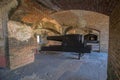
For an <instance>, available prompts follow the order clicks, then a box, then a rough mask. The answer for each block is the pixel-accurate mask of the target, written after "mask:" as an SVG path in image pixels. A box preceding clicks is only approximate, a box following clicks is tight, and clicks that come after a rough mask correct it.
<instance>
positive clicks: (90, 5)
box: [0, 0, 120, 80]
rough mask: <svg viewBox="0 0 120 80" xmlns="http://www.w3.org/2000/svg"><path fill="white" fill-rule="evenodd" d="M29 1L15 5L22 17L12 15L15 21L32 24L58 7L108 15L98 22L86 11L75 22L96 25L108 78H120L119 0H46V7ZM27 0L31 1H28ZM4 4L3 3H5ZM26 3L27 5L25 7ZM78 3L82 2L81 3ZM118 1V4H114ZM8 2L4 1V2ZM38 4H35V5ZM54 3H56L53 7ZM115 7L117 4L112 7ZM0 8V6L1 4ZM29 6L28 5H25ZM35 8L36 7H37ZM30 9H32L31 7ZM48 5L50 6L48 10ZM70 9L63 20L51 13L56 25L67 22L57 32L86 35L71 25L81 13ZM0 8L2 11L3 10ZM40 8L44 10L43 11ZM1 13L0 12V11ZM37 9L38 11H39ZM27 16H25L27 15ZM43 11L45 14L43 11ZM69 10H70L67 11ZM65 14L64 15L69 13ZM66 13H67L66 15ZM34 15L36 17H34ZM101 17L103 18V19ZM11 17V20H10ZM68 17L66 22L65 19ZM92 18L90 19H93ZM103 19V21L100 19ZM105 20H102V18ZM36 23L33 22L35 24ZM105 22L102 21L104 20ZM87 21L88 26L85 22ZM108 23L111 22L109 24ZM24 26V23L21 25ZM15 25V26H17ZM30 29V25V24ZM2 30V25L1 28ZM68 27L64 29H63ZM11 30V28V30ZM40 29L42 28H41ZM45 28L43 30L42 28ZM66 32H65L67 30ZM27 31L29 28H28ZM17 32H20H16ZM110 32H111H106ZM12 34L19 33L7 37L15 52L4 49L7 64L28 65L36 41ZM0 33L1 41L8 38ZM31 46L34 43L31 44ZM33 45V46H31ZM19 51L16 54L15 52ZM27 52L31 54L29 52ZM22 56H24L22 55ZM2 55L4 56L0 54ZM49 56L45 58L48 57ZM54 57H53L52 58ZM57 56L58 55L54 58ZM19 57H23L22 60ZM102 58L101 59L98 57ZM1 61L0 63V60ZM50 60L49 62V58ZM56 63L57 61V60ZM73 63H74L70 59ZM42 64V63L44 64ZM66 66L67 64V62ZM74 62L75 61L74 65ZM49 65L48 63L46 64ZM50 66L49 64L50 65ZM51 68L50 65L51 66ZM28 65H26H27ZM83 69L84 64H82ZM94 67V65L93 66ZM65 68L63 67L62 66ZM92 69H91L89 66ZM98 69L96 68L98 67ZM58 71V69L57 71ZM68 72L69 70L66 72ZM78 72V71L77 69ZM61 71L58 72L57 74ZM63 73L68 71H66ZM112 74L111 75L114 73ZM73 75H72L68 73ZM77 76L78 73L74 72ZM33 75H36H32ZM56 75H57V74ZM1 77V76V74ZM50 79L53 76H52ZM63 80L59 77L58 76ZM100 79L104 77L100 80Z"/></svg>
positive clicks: (1, 19)
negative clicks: (104, 53)
mask: <svg viewBox="0 0 120 80" xmlns="http://www.w3.org/2000/svg"><path fill="white" fill-rule="evenodd" d="M30 1H31V0H25V2H27V3H24V1H23V2H22V3H23V6H22V8H17V9H18V12H16V13H18V14H19V13H20V14H22V15H21V17H22V19H21V17H18V16H19V15H17V16H16V15H15V16H14V18H15V17H16V19H17V21H20V22H22V23H24V24H27V26H28V25H29V26H31V24H32V23H33V22H34V20H35V21H36V22H39V19H40V18H43V17H47V18H49V17H48V15H50V14H49V11H51V10H53V11H52V12H51V13H53V12H54V10H55V11H56V10H57V11H59V10H61V11H62V10H66V11H68V10H73V9H74V10H76V9H79V10H88V12H89V11H95V12H99V13H103V14H105V15H107V16H106V17H107V19H105V18H104V17H105V16H104V17H101V18H100V17H99V19H100V22H99V20H98V19H97V18H96V17H95V16H96V15H94V16H93V17H91V14H92V13H91V14H89V15H86V14H85V15H86V17H84V18H83V20H82V19H80V20H82V21H81V22H82V23H83V24H81V22H77V23H80V25H79V26H84V25H86V24H87V27H88V26H89V27H90V28H94V27H96V28H95V29H96V30H99V31H100V36H99V37H97V38H98V39H99V40H100V47H101V48H100V50H101V51H103V52H109V58H108V59H109V63H108V64H109V65H108V66H109V68H108V73H109V76H108V78H109V80H114V79H119V76H120V75H119V56H118V55H119V52H120V51H119V46H120V44H119V43H120V42H119V30H120V28H119V8H120V6H119V0H116V1H114V0H110V1H104V0H102V1H101V0H98V1H96V0H94V1H93V0H89V1H87V0H85V1H74V0H73V1H74V2H72V1H68V0H66V1H62V0H59V1H56V0H49V1H46V0H45V3H46V4H47V5H48V6H47V8H46V4H44V1H43V2H41V0H35V1H32V2H30ZM36 1H37V2H39V3H36ZM8 2H9V0H8ZM29 2H30V3H29ZM34 2H35V4H32V7H31V6H30V5H31V3H34ZM5 4H6V3H5ZM26 4H27V6H25V5H26ZM38 4H39V5H40V4H41V5H42V6H44V8H41V7H39V6H38ZM74 4H76V5H74ZM80 4H81V5H80ZM117 4H118V5H117ZM6 5H7V4H6ZM33 5H34V6H35V7H34V9H35V10H36V11H37V12H36V11H35V13H34V10H33V11H30V10H31V9H33ZM36 5H37V6H36ZM56 5H57V6H56ZM51 6H52V8H51ZM115 6H116V7H115ZM0 7H1V6H0ZM28 7H29V8H28ZM36 7H37V8H36ZM38 7H39V9H40V10H41V11H39V9H38ZM30 8H31V9H30ZM48 8H49V9H48ZM58 8H60V9H58ZM22 9H24V10H22ZM46 10H48V13H47V11H46ZM74 10H73V13H74V14H72V16H70V17H68V19H67V20H64V19H65V18H66V16H61V17H64V19H63V20H62V18H59V17H57V18H56V16H53V15H51V16H52V19H53V18H56V21H57V22H59V24H61V22H64V21H65V22H66V23H67V27H66V24H65V23H62V24H61V26H64V28H62V29H61V28H57V31H58V32H59V31H60V33H62V34H64V33H67V34H72V33H75V34H77V33H80V34H85V35H86V33H84V31H88V30H86V29H83V32H82V31H81V28H80V29H78V28H75V27H78V26H76V24H74V23H75V22H74V21H77V19H78V18H77V17H78V16H79V17H81V15H79V14H78V13H76V11H74ZM2 11H3V9H2ZM29 11H30V12H29ZM42 11H43V12H42ZM0 12H1V11H0ZM39 12H40V13H39ZM71 12H72V11H70V14H71ZM6 13H8V12H6ZM26 13H27V14H28V15H27V14H26ZM44 13H45V14H44ZM68 13H69V12H68ZM68 13H67V14H68ZM75 14H76V15H77V17H75V18H73V17H74V15H75ZM1 15H2V13H0V16H1ZM40 15H42V17H41V16H40ZM68 15H69V14H68ZM23 16H24V18H23ZM36 16H37V17H36ZM25 17H27V19H26V18H25ZM30 17H32V18H30ZM87 17H91V18H90V19H91V20H90V19H88V18H87ZM109 17H110V20H109ZM70 18H72V19H73V21H72V20H71V19H70ZM102 18H103V19H102ZM57 19H61V20H57ZM84 19H85V20H88V21H87V22H88V23H86V22H85V20H84ZM13 20H14V19H13ZM26 20H28V21H29V22H30V23H29V22H28V23H27V22H25V21H26ZM68 20H69V21H68ZM92 20H93V22H92ZM97 20H98V24H99V25H95V23H96V22H97ZM102 20H103V22H102ZM104 20H105V21H104ZM107 21H108V22H109V21H110V23H106V22H107ZM36 22H35V23H36ZM104 22H105V23H104ZM88 24H89V25H88ZM102 24H105V25H108V26H109V27H106V26H105V25H102ZM109 24H110V25H109ZM70 25H72V27H71V26H70ZM1 26H2V28H4V27H7V16H6V17H0V27H1ZM24 26H25V25H24ZM68 26H70V27H68ZM2 28H0V30H1V32H2V30H3V29H2ZM17 28H18V27H17ZM29 28H30V27H29ZM4 29H5V28H4ZM66 29H67V30H66ZM70 29H73V30H70ZM75 29H77V30H75ZM103 29H105V30H103ZM109 29H110V30H109ZM13 30H14V29H13ZM18 30H20V31H21V30H23V31H24V30H25V28H24V29H23V28H21V29H18ZM49 30H51V29H49ZM42 31H43V30H42ZM45 31H46V30H45ZM67 31H68V32H67ZM106 31H109V32H106ZM24 32H25V34H26V32H27V30H25V31H24ZM28 32H29V31H28ZM5 33H6V32H5ZM18 33H19V32H18ZM109 33H110V34H109ZM20 34H21V32H20ZM22 34H24V33H22ZM13 35H14V36H11V37H16V35H18V36H17V37H16V38H17V40H16V39H12V38H11V39H9V42H10V44H9V46H10V47H9V49H10V53H12V54H14V55H11V54H10V55H8V52H7V50H6V52H5V53H6V55H7V59H9V58H8V57H10V61H11V63H10V65H9V66H12V67H13V68H18V67H21V66H23V65H26V64H28V63H29V62H33V60H34V58H33V57H34V54H30V53H31V51H32V50H31V49H33V47H35V46H36V44H35V43H36V42H35V43H34V42H33V41H35V40H33V39H28V37H27V38H24V37H26V36H24V37H23V36H22V37H21V36H20V35H19V34H17V33H14V34H13ZM106 35H110V37H109V36H107V37H106ZM1 36H2V33H1V34H0V40H1V41H0V43H3V42H2V41H3V37H4V40H5V41H6V42H7V41H8V39H7V36H8V35H5V36H2V37H1ZM89 36H91V34H90V35H89ZM92 36H93V34H92ZM96 36H97V34H94V38H88V40H91V39H92V42H93V39H94V40H96ZM24 39H28V40H25V41H21V40H24ZM106 41H109V51H108V42H106ZM5 44H8V43H4V44H1V45H0V54H1V53H4V51H5V50H4V46H5ZM33 44H34V45H33ZM32 45H33V46H32ZM31 46H32V47H31ZM5 48H6V49H8V46H6V47H5ZM26 53H28V54H26ZM18 54H19V55H18ZM29 54H30V55H29ZM23 55H24V56H23ZM2 56H3V54H2ZM2 58H3V57H2ZM2 58H1V55H0V61H1V62H2V60H3V61H4V59H2ZM40 58H43V57H40ZM47 58H48V57H47ZM52 58H53V57H52ZM57 58H58V57H57ZM21 59H22V60H21ZM54 60H56V61H57V59H54ZM100 60H101V59H100ZM48 61H50V60H48ZM1 62H0V63H1ZM50 62H51V61H50ZM58 62H59V61H58ZM73 63H74V62H73ZM43 64H44V63H43ZM56 64H58V63H56ZM65 64H67V63H65ZM65 64H63V65H65ZM3 65H4V66H6V65H5V64H3ZM36 65H37V64H36ZM68 65H69V64H68ZM73 65H74V64H73ZM47 66H48V65H47ZM49 66H50V65H49ZM53 66H56V65H53ZM50 67H51V66H50ZM66 67H67V68H68V67H70V65H69V66H66ZM27 68H28V67H27ZM44 68H45V69H49V68H48V67H45V66H44ZM85 68H86V67H85ZM94 68H95V67H94ZM30 69H31V68H30ZM65 69H66V68H65ZM69 69H71V68H69ZM24 70H25V71H26V72H27V70H26V69H25V68H24ZM34 70H36V69H33V72H34ZM81 70H84V69H83V67H82V68H81ZM91 70H92V69H91ZM97 70H98V69H97ZM62 71H64V69H63V68H62ZM58 72H59V70H58ZM82 72H84V71H82ZM98 72H99V71H98ZM31 73H32V71H31V72H30V73H29V74H31ZM68 73H69V72H68ZM78 73H79V72H78ZM56 74H57V73H55V74H53V75H54V76H55V75H56ZM60 74H61V73H60ZM65 74H67V73H65ZM89 74H91V73H89ZM113 74H114V75H113ZM71 75H72V74H71ZM76 75H77V74H76ZM33 76H34V74H33ZM35 76H36V75H35ZM57 77H58V76H57ZM99 77H100V76H99ZM0 78H1V77H0ZM51 80H52V79H51ZM61 80H62V79H61ZM102 80H103V79H102Z"/></svg>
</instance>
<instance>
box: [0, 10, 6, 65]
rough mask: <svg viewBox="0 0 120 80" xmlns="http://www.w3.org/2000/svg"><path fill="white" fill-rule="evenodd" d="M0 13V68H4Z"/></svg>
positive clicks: (0, 15)
mask: <svg viewBox="0 0 120 80" xmlns="http://www.w3.org/2000/svg"><path fill="white" fill-rule="evenodd" d="M2 16H3V15H2V13H1V12H0V67H6V58H5V53H4V38H3V29H2V25H3V24H2Z"/></svg>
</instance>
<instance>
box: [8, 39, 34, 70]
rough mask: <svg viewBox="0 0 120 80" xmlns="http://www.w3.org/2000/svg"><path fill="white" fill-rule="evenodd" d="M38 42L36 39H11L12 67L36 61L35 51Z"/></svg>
mask: <svg viewBox="0 0 120 80" xmlns="http://www.w3.org/2000/svg"><path fill="white" fill-rule="evenodd" d="M35 48H36V44H35V43H34V39H29V40H28V41H18V40H16V39H13V38H10V39H9V51H10V69H16V68H19V67H22V66H24V65H26V64H29V63H31V62H33V61H34V51H33V49H35Z"/></svg>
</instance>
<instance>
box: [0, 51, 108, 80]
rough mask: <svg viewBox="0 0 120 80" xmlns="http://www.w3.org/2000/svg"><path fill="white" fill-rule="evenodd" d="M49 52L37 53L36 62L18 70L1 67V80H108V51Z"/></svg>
mask: <svg viewBox="0 0 120 80" xmlns="http://www.w3.org/2000/svg"><path fill="white" fill-rule="evenodd" d="M77 57H78V54H76V53H60V52H59V53H57V52H47V53H43V54H37V55H36V59H35V62H34V63H31V64H29V65H26V66H24V67H21V68H18V69H16V70H11V71H10V70H7V69H0V80H106V78H107V53H96V52H93V53H90V54H87V53H86V54H85V55H84V56H82V57H81V59H80V60H77Z"/></svg>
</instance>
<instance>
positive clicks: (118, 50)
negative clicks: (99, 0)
mask: <svg viewBox="0 0 120 80" xmlns="http://www.w3.org/2000/svg"><path fill="white" fill-rule="evenodd" d="M119 4H120V3H119ZM109 29H110V31H109V32H110V37H109V39H110V42H109V63H108V80H120V5H118V6H116V8H115V9H114V11H113V12H112V15H111V16H110V28H109Z"/></svg>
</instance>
